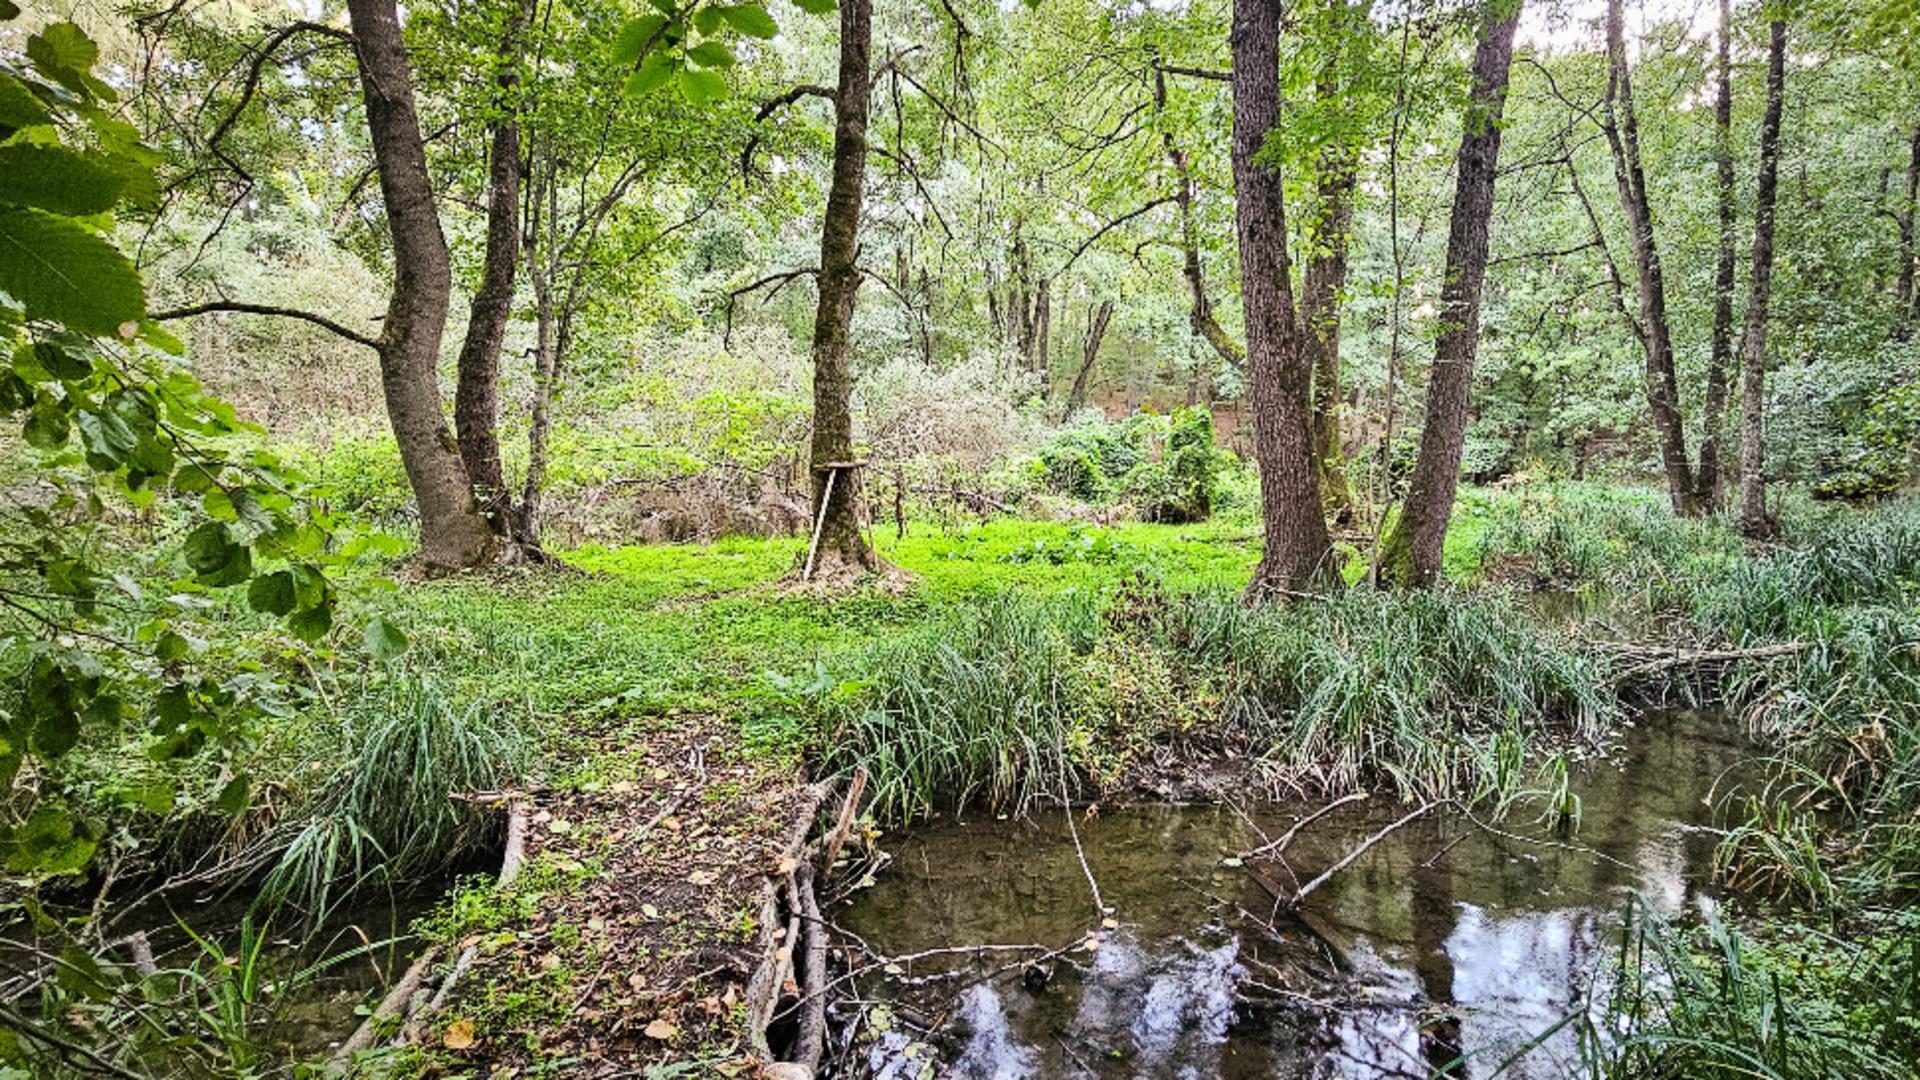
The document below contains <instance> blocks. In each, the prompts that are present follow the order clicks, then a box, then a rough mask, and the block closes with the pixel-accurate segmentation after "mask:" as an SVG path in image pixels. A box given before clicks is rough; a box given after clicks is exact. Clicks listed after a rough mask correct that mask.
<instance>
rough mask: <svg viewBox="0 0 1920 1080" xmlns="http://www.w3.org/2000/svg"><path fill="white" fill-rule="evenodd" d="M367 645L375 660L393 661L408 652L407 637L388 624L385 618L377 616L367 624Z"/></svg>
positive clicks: (398, 629) (397, 628)
mask: <svg viewBox="0 0 1920 1080" xmlns="http://www.w3.org/2000/svg"><path fill="white" fill-rule="evenodd" d="M366 645H367V651H368V652H369V653H372V654H373V657H374V659H376V660H391V659H393V658H394V657H396V656H399V655H400V654H401V653H403V652H406V651H407V635H405V634H403V633H401V632H400V628H399V627H397V626H395V625H393V624H392V623H391V622H388V621H387V619H386V617H385V616H375V617H374V619H373V621H372V622H369V623H368V624H367V632H366Z"/></svg>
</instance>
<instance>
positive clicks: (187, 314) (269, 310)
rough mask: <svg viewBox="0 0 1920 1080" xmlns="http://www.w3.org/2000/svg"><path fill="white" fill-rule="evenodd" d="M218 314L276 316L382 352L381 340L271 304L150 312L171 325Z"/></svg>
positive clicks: (227, 303) (210, 305) (233, 303)
mask: <svg viewBox="0 0 1920 1080" xmlns="http://www.w3.org/2000/svg"><path fill="white" fill-rule="evenodd" d="M216 311H235V312H239V313H240V314H243V315H274V316H278V317H279V318H283V319H298V320H300V321H301V322H308V323H312V324H313V325H315V326H318V327H320V328H321V329H323V330H330V331H332V332H333V333H335V334H337V335H339V336H340V337H343V338H345V339H347V340H348V341H351V342H353V343H354V344H355V345H365V346H366V347H367V348H369V349H374V350H378V349H379V348H380V342H379V341H378V340H377V339H375V338H370V337H368V336H367V335H365V334H362V333H360V332H358V331H356V330H349V329H347V328H346V327H344V326H342V325H340V324H339V323H337V322H334V321H333V320H332V319H329V318H327V317H326V316H325V315H315V314H314V313H313V312H311V311H300V310H298V309H297V308H284V307H274V306H273V305H271V304H243V303H239V302H237V301H233V300H215V301H213V302H211V303H206V304H194V305H192V306H191V307H183V308H173V309H171V310H169V311H154V312H149V313H148V315H147V318H149V319H152V320H153V321H154V322H167V321H169V320H171V319H190V318H192V317H193V316H195V315H207V314H211V313H212V312H216Z"/></svg>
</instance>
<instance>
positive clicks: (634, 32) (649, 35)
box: [613, 15, 667, 67]
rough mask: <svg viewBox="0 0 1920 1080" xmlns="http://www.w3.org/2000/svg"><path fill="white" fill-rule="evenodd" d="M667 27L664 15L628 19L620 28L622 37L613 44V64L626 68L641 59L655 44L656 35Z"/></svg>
mask: <svg viewBox="0 0 1920 1080" xmlns="http://www.w3.org/2000/svg"><path fill="white" fill-rule="evenodd" d="M665 25H667V20H666V17H665V16H663V15H642V16H640V17H639V18H637V19H628V20H627V22H626V25H624V26H622V27H621V28H620V36H619V37H618V38H615V39H614V42H613V62H614V63H616V64H619V65H620V66H621V67H626V66H628V65H630V64H633V63H635V62H636V61H638V60H639V59H640V54H641V53H643V52H646V51H647V47H648V46H649V45H651V44H654V43H655V42H654V35H655V34H658V33H659V32H660V28H661V27H663V26H665Z"/></svg>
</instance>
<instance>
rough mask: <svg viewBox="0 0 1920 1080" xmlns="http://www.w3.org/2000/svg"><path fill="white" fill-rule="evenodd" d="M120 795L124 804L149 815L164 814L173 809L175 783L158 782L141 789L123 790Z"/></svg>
mask: <svg viewBox="0 0 1920 1080" xmlns="http://www.w3.org/2000/svg"><path fill="white" fill-rule="evenodd" d="M119 794H120V800H121V801H122V802H125V803H129V804H131V805H133V806H137V807H139V808H140V809H142V810H145V811H147V812H148V813H152V814H164V813H166V812H167V811H169V810H172V809H173V800H174V796H175V794H176V791H175V788H174V784H173V781H171V780H156V781H154V782H153V783H151V784H142V785H140V786H139V787H129V788H121V789H120V793H119Z"/></svg>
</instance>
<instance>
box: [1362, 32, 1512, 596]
mask: <svg viewBox="0 0 1920 1080" xmlns="http://www.w3.org/2000/svg"><path fill="white" fill-rule="evenodd" d="M1520 7H1521V4H1520V0H1488V2H1487V4H1486V5H1485V7H1484V8H1483V10H1482V15H1481V30H1480V41H1479V45H1478V46H1477V47H1476V48H1475V49H1474V57H1473V88H1472V90H1471V91H1470V92H1469V94H1468V101H1467V110H1466V124H1465V127H1466V130H1465V133H1464V134H1463V135H1462V136H1461V139H1460V151H1459V153H1458V155H1457V156H1456V158H1455V165H1454V169H1455V184H1454V197H1453V214H1452V223H1451V225H1450V226H1449V230H1448V234H1447V263H1446V280H1445V284H1444V285H1443V286H1442V287H1441V292H1440V336H1439V338H1438V340H1437V341H1436V342H1435V343H1434V357H1433V372H1432V374H1431V375H1429V376H1428V382H1427V418H1426V424H1425V425H1424V426H1423V427H1422V428H1421V431H1420V453H1419V457H1418V458H1417V459H1416V460H1415V462H1414V466H1413V478H1412V480H1411V482H1410V484H1409V486H1408V490H1407V498H1406V501H1405V502H1404V503H1403V504H1401V507H1400V515H1399V517H1398V518H1397V519H1395V521H1394V523H1393V528H1392V529H1391V531H1389V532H1388V534H1387V537H1386V539H1385V541H1384V542H1383V543H1382V546H1381V549H1380V556H1379V574H1380V577H1381V578H1382V580H1384V581H1386V582H1389V583H1391V584H1395V585H1400V586H1411V587H1416V588H1425V587H1428V586H1430V585H1432V584H1433V582H1434V581H1435V579H1437V578H1438V577H1439V575H1440V557H1441V551H1442V548H1443V547H1444V545H1445V543H1446V538H1447V520H1448V518H1449V517H1450V516H1451V515H1452V513H1453V498H1454V493H1455V491H1456V489H1457V488H1458V486H1459V483H1460V458H1461V453H1462V451H1463V448H1464V444H1465V440H1466V433H1467V410H1468V406H1469V404H1470V396H1471V393H1472V389H1473V359H1474V353H1475V352H1476V350H1477V349H1478V347H1479V341H1480V287H1481V284H1482V283H1483V282H1484V280H1485V278H1486V273H1487V244H1488V237H1489V234H1490V231H1491V228H1492V222H1493V187H1494V180H1495V178H1496V177H1497V176H1498V174H1499V160H1500V122H1501V113H1502V110H1503V108H1504V106H1505V103H1506V97H1507V76H1508V73H1509V71H1510V70H1511V69H1512V67H1513V37H1514V30H1515V28H1516V27H1517V26H1518V24H1519V22H1520Z"/></svg>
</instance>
